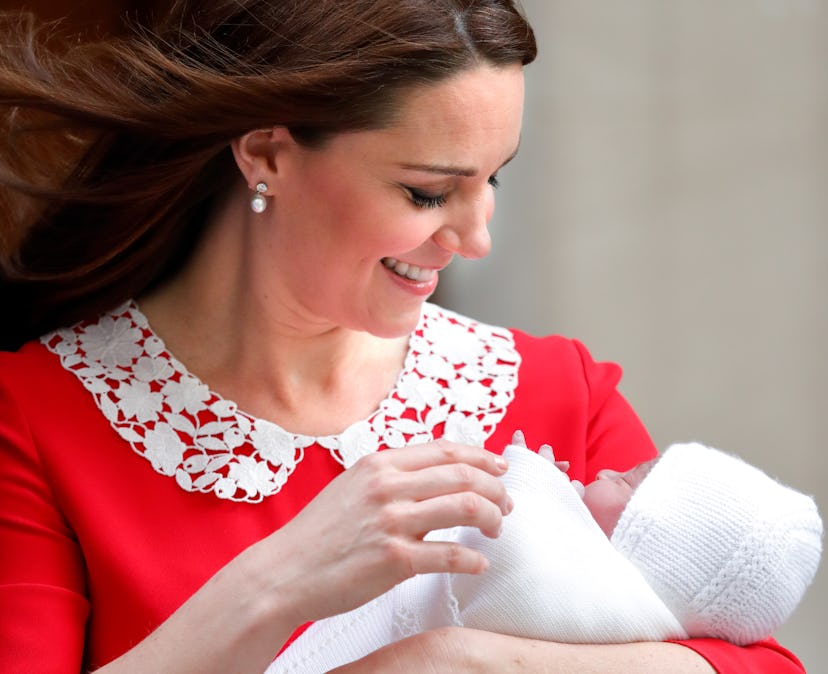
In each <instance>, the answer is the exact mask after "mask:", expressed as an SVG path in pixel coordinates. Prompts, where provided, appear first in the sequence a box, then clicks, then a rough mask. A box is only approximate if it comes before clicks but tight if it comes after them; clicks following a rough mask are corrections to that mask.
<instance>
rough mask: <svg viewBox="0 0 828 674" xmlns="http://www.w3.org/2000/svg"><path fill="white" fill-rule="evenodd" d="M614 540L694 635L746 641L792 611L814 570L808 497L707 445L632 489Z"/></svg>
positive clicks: (817, 540) (673, 450) (674, 451)
mask: <svg viewBox="0 0 828 674" xmlns="http://www.w3.org/2000/svg"><path fill="white" fill-rule="evenodd" d="M611 540H612V543H613V545H614V546H615V547H616V549H617V550H618V551H619V552H620V553H621V554H622V555H624V556H625V557H626V558H627V559H629V560H630V561H631V562H632V563H633V564H634V565H635V566H636V567H637V568H638V570H639V571H640V572H641V574H642V575H643V576H644V578H645V579H646V580H647V582H648V583H649V584H650V586H651V587H652V588H653V589H654V590H655V592H656V594H658V595H659V596H660V597H661V598H662V600H663V601H664V602H665V603H666V604H667V606H668V607H669V608H670V610H671V611H672V612H673V614H674V615H675V616H676V617H677V618H678V620H679V622H681V624H682V625H683V626H684V628H685V630H686V631H687V632H688V634H689V635H690V636H691V637H692V636H710V637H716V638H720V639H725V640H727V641H731V642H733V643H736V644H742V645H743V644H749V643H753V642H755V641H757V640H759V639H763V638H765V637H768V636H770V635H771V634H772V633H773V632H774V631H775V630H776V629H777V628H778V627H779V626H780V625H781V624H782V623H783V622H784V621H785V620H787V618H788V617H789V616H790V615H791V613H793V610H794V609H795V608H796V606H797V604H798V603H799V601H800V600H801V599H802V596H803V594H804V593H805V590H806V589H807V588H808V585H810V583H811V581H812V580H813V578H814V574H815V573H816V570H817V566H818V565H819V559H820V555H821V552H822V520H821V519H820V517H819V514H818V513H817V509H816V505H815V504H814V501H813V499H812V498H810V497H809V496H806V495H805V494H802V493H800V492H797V491H795V490H793V489H790V488H788V487H786V486H784V485H782V484H780V483H779V482H777V481H775V480H773V479H772V478H770V477H769V476H767V475H766V474H765V473H763V472H762V471H760V470H759V469H757V468H755V467H753V466H751V465H749V464H747V463H745V462H744V461H742V460H741V459H739V458H737V457H735V456H732V455H729V454H725V453H723V452H720V451H718V450H715V449H711V448H709V447H705V446H704V445H700V444H696V443H689V444H679V445H672V446H671V447H669V448H668V449H667V450H666V451H665V452H664V453H663V454H662V456H661V458H660V459H659V460H658V461H657V462H656V464H655V465H654V467H653V468H652V470H651V471H650V473H649V474H648V475H647V477H646V479H644V481H643V482H642V483H641V484H640V485H639V486H638V488H637V489H636V490H635V492H634V493H633V496H632V498H631V499H630V502H629V503H628V505H627V507H626V508H625V509H624V512H623V513H622V514H621V517H620V519H619V521H618V524H617V525H616V527H615V530H614V531H613V533H612V538H611Z"/></svg>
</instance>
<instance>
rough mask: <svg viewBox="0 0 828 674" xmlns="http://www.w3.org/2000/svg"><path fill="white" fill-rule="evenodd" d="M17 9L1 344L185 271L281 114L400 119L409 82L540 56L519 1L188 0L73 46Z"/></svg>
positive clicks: (297, 122)
mask: <svg viewBox="0 0 828 674" xmlns="http://www.w3.org/2000/svg"><path fill="white" fill-rule="evenodd" d="M15 21H16V24H15V25H14V26H12V25H11V23H10V21H9V17H5V20H4V23H3V25H2V26H0V29H2V32H0V36H2V37H0V39H2V40H3V44H2V45H0V104H2V105H3V108H4V109H3V110H2V120H1V121H0V124H2V126H0V135H2V138H3V140H2V141H0V142H2V143H3V147H2V150H0V157H2V158H1V159H0V185H3V186H4V195H3V199H2V201H1V202H0V208H2V211H3V213H4V215H3V216H2V217H3V218H4V219H5V220H6V221H5V222H2V226H0V256H2V263H3V264H2V272H0V273H1V274H2V276H3V278H2V279H0V292H2V296H0V300H2V299H5V302H6V304H7V305H8V306H6V307H2V306H0V311H2V313H0V316H3V323H4V325H5V326H9V327H7V328H5V334H4V335H2V336H0V348H2V347H5V348H9V347H13V346H16V345H17V344H19V343H21V342H22V341H23V340H25V339H28V338H32V337H34V336H37V335H38V334H40V333H42V332H44V331H46V330H48V329H52V328H55V327H58V326H60V325H65V324H67V323H69V322H72V321H75V320H78V319H79V318H83V317H89V316H91V315H94V314H95V313H98V312H99V311H102V310H104V309H106V308H108V307H110V306H112V305H114V304H116V303H118V302H121V301H123V300H124V299H126V298H128V297H131V296H136V295H138V294H139V293H140V292H142V291H143V290H145V289H147V288H149V287H151V286H152V285H153V284H155V283H158V282H159V281H160V280H162V279H163V278H165V277H166V276H167V275H169V274H171V273H173V272H174V271H175V270H176V269H177V268H179V267H180V265H181V264H182V263H183V261H184V259H185V257H186V256H187V254H188V252H189V251H191V250H192V248H193V245H194V240H195V239H196V238H197V237H198V236H199V233H200V231H199V230H200V227H201V226H202V225H203V223H204V222H205V221H206V219H207V214H208V213H209V210H210V208H211V206H212V204H213V203H214V201H215V200H216V199H217V198H219V197H220V196H221V195H222V194H223V193H224V191H225V189H226V187H227V185H228V182H229V181H230V180H232V179H233V178H234V176H236V175H237V173H236V168H235V165H234V163H233V158H232V155H231V153H230V150H229V145H230V142H231V141H232V140H233V139H234V138H236V137H238V136H241V135H243V134H245V133H246V132H248V131H250V130H253V129H257V128H265V127H268V126H273V125H284V126H286V127H288V129H290V131H291V133H292V134H293V135H294V137H295V138H296V139H297V140H298V141H299V142H302V143H304V144H307V145H310V146H321V145H323V144H324V142H325V140H326V139H327V138H328V137H330V136H331V135H333V134H336V133H340V132H344V131H349V130H359V129H371V128H380V127H382V126H385V125H387V124H389V123H391V122H392V121H393V116H394V112H395V109H394V104H395V102H396V101H397V99H398V98H399V94H400V92H402V91H403V90H405V89H406V88H410V87H412V86H417V85H421V84H428V83H432V82H438V81H440V80H442V79H445V78H447V77H449V76H450V75H452V74H454V73H456V72H458V71H459V70H462V69H464V68H468V67H470V66H472V65H474V64H475V63H476V62H481V61H482V62H489V63H493V64H496V65H505V64H514V63H521V64H527V63H529V62H531V61H532V60H533V59H534V57H535V41H534V36H533V33H532V30H531V28H530V26H529V24H528V23H527V21H526V20H525V18H524V16H523V14H522V13H521V11H520V9H519V8H518V7H517V6H516V4H515V2H513V1H512V0H313V1H312V2H308V1H306V0H278V1H276V0H211V1H210V2H207V1H205V0H177V1H175V2H173V3H172V8H171V9H170V11H169V12H168V14H167V16H165V17H162V19H161V20H160V21H159V22H157V23H156V25H155V27H154V28H153V29H152V30H150V29H149V28H147V27H146V26H147V25H148V23H146V22H145V23H141V24H139V23H137V22H135V23H134V25H133V30H132V33H131V34H130V35H129V36H128V37H123V38H113V39H109V40H105V41H98V42H94V43H93V42H81V43H77V44H75V45H73V46H71V47H64V48H61V49H56V48H55V46H54V45H55V44H58V43H59V41H56V40H55V39H54V36H51V37H52V39H49V36H48V35H44V31H43V29H42V28H38V27H37V26H35V24H34V23H33V21H32V20H31V19H22V20H21V19H20V17H19V16H18V17H17V18H16V19H15ZM21 28H22V30H21ZM13 29H14V30H13ZM14 33H16V34H18V35H22V37H21V38H19V39H16V40H14V41H13V40H12V38H11V35H12V34H14ZM0 305H2V301H0ZM9 312H12V314H11V315H10V313H9ZM9 330H12V331H13V332H10V331H9Z"/></svg>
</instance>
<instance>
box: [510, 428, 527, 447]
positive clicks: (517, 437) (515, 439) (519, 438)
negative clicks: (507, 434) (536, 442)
mask: <svg viewBox="0 0 828 674" xmlns="http://www.w3.org/2000/svg"><path fill="white" fill-rule="evenodd" d="M512 444H513V445H519V446H520V447H526V438H525V437H524V436H523V431H515V432H514V435H512Z"/></svg>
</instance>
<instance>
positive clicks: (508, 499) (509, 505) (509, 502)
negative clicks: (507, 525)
mask: <svg viewBox="0 0 828 674" xmlns="http://www.w3.org/2000/svg"><path fill="white" fill-rule="evenodd" d="M514 509H515V502H514V500H512V497H511V496H509V495H508V494H507V495H506V503H505V508H504V510H503V514H504V515H508V514H509V513H510V512H512V511H513V510H514Z"/></svg>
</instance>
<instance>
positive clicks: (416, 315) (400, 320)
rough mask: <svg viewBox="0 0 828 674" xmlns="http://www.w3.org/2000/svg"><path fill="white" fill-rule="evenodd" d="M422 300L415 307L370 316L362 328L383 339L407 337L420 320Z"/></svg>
mask: <svg viewBox="0 0 828 674" xmlns="http://www.w3.org/2000/svg"><path fill="white" fill-rule="evenodd" d="M422 307H423V305H422V302H421V303H419V304H418V305H417V308H416V309H414V308H411V309H405V310H401V309H398V310H397V311H396V312H395V313H392V314H388V315H386V316H376V315H374V316H372V317H371V319H370V320H369V322H368V325H366V326H365V327H364V328H363V329H364V330H366V331H367V332H369V333H371V334H372V335H374V337H381V338H384V339H397V338H399V337H407V336H408V335H410V334H411V333H412V332H414V329H415V328H416V327H417V324H418V323H419V322H420V314H421V313H422Z"/></svg>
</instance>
